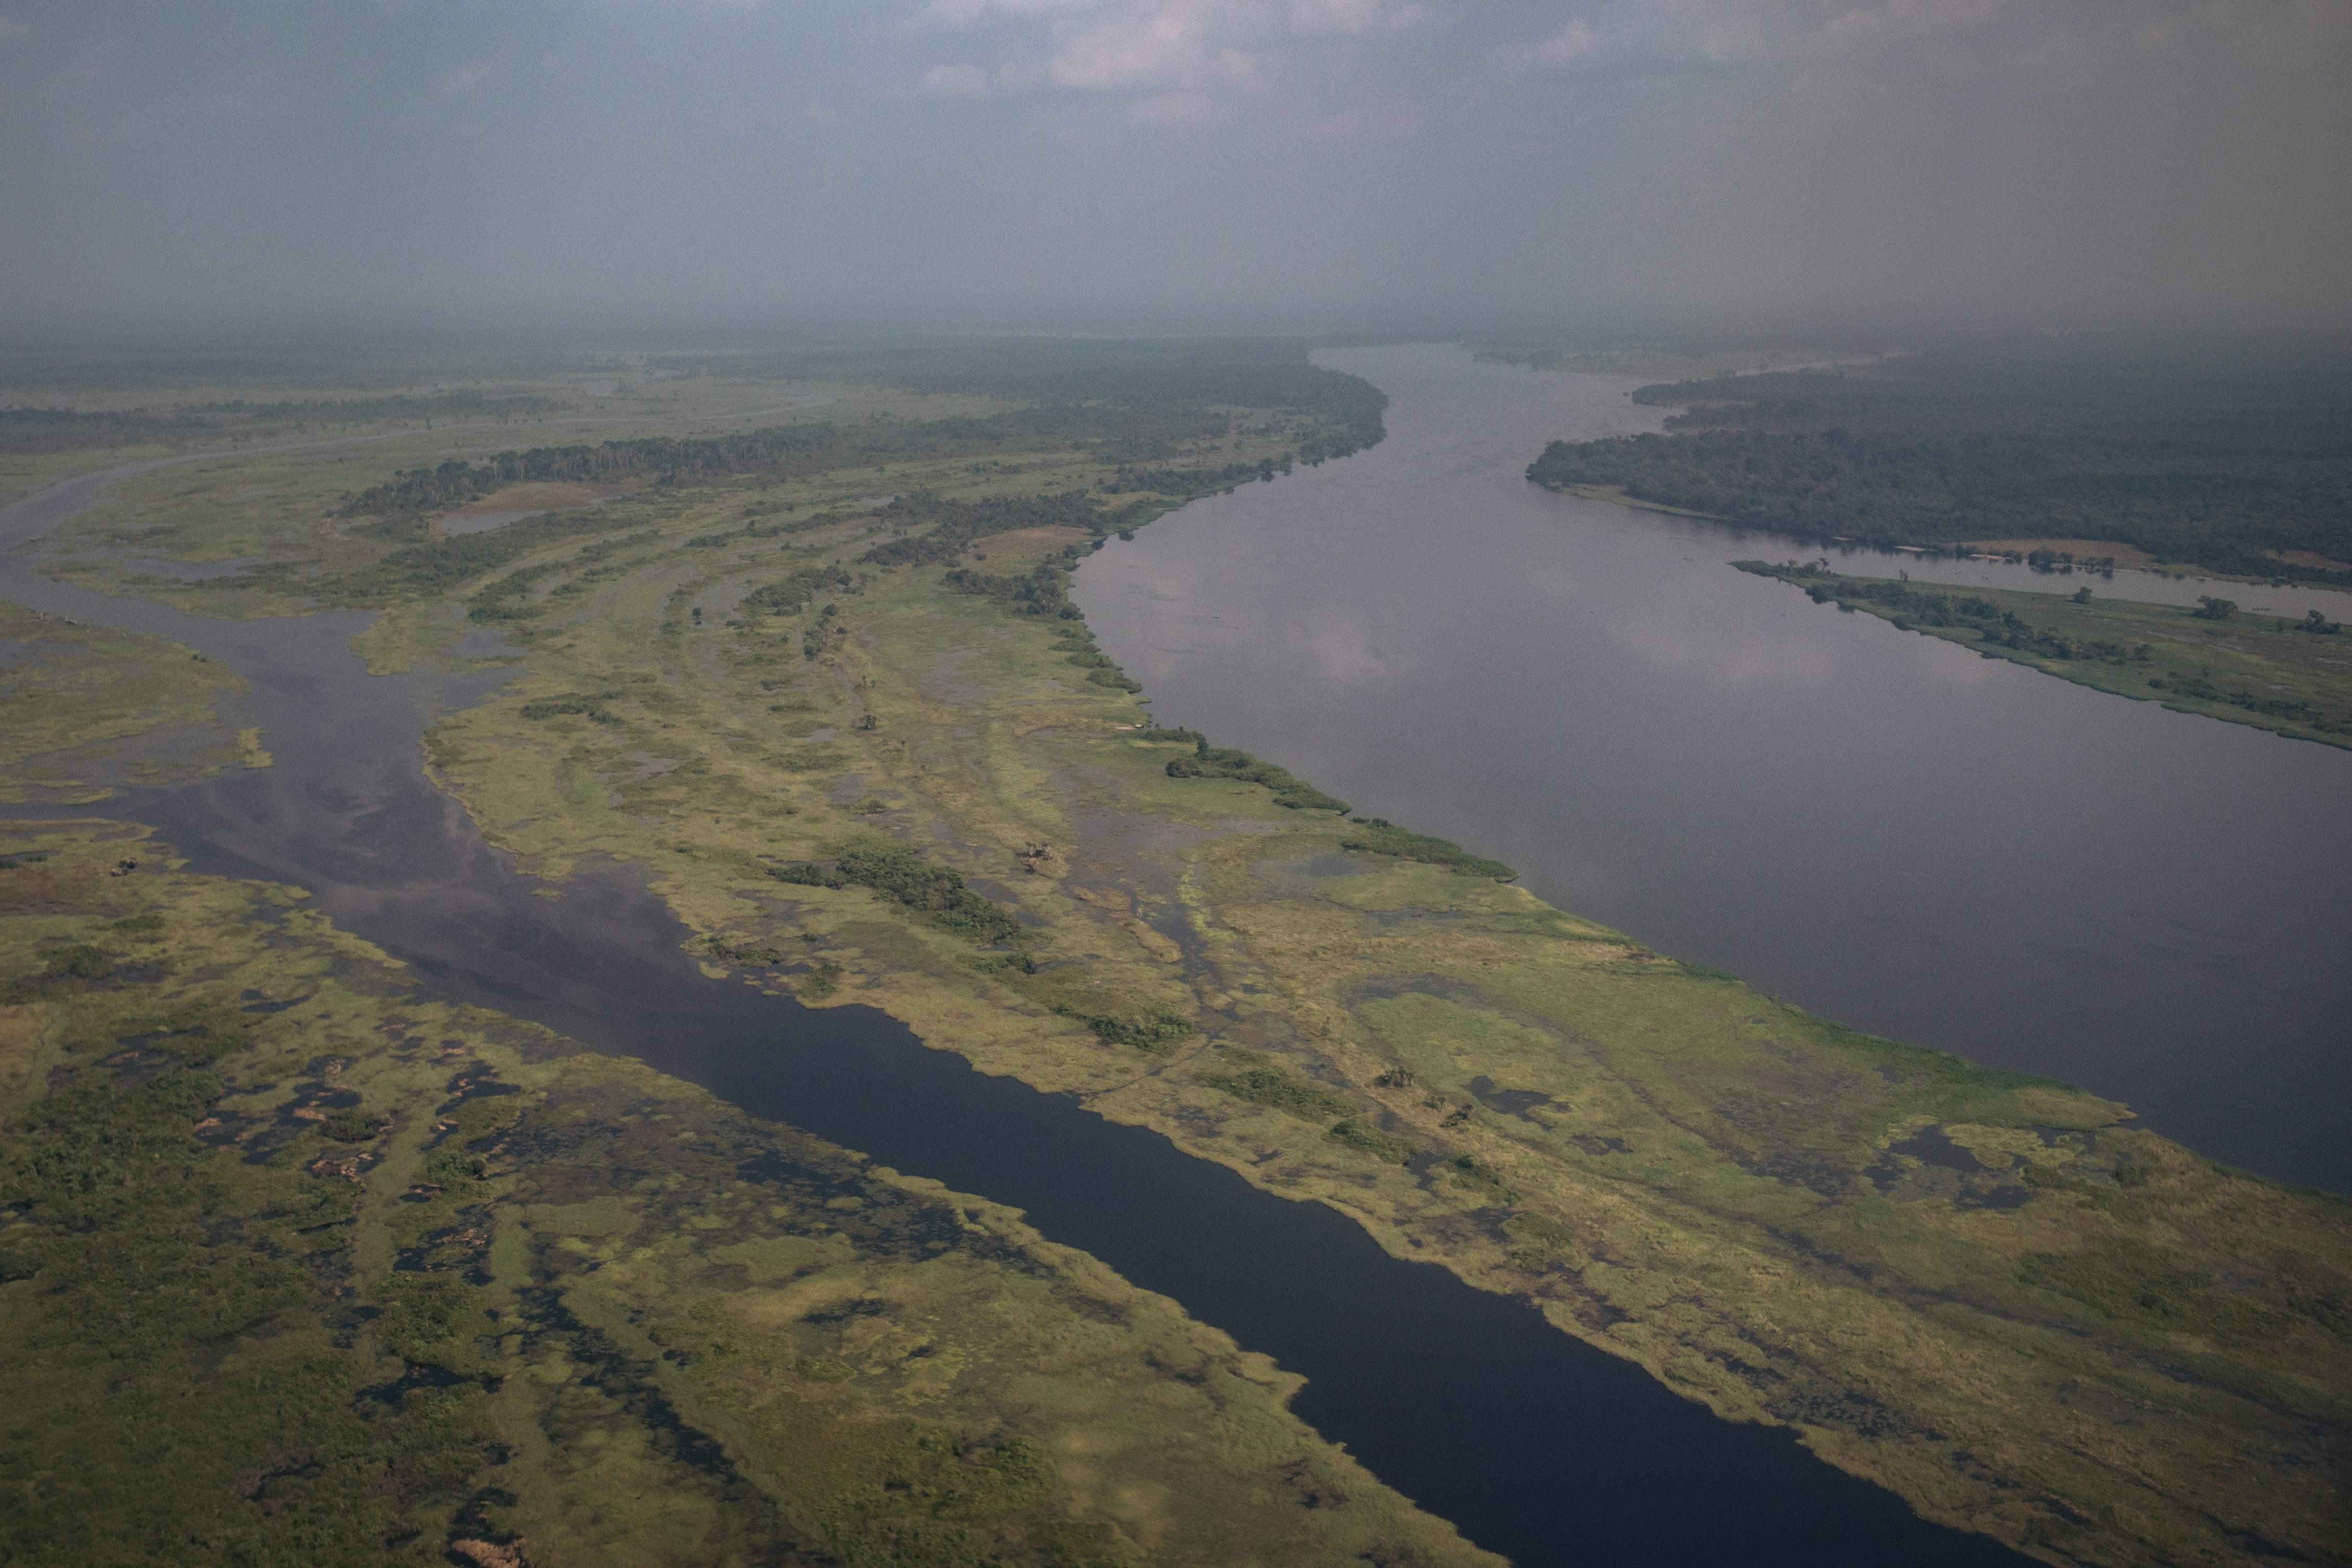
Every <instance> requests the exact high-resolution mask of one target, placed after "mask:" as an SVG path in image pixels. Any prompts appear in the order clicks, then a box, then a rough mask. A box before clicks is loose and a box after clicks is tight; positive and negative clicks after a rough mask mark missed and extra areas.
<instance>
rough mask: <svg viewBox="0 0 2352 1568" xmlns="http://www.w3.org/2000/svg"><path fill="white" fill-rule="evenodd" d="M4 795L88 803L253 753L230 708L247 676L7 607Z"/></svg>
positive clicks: (0, 688) (168, 649)
mask: <svg viewBox="0 0 2352 1568" xmlns="http://www.w3.org/2000/svg"><path fill="white" fill-rule="evenodd" d="M0 647H4V648H5V651H6V654H7V659H6V662H5V665H0V715H5V722H0V801H8V802H24V801H35V800H41V801H90V800H100V799H103V798H105V797H106V796H107V795H110V794H112V793H113V792H114V788H115V787H116V786H118V785H121V784H163V783H165V782H168V781H170V780H173V779H182V778H189V777H194V776H198V775H202V774H207V773H218V772H219V771H220V770H221V769H222V768H224V767H226V766H227V765H229V764H230V763H234V762H236V761H238V760H240V758H243V760H246V761H247V762H252V761H254V760H256V759H254V758H251V757H247V756H245V753H244V752H243V751H242V750H241V748H240V747H239V745H238V742H237V739H236V736H235V735H234V734H232V733H231V732H230V731H229V730H228V728H227V726H226V723H225V722H224V721H223V710H224V709H225V707H226V705H227V703H228V702H229V701H230V700H233V699H234V698H236V696H237V695H238V694H239V693H241V692H242V691H243V690H244V689H245V682H244V681H243V680H241V679H238V678H237V677H236V676H234V675H232V674H230V673H229V672H228V671H227V670H226V669H223V668H221V667H220V666H219V665H216V664H214V663H212V662H211V661H209V660H207V659H206V658H205V657H204V656H203V655H201V654H198V653H195V652H193V651H191V650H190V649H188V648H185V647H179V646H178V645H176V644H173V643H168V642H165V641H164V640H163V638H161V637H147V636H144V635H142V634H141V633H137V632H123V631H116V630H113V629H112V628H110V627H106V626H81V625H79V624H77V623H75V622H73V621H70V620H68V619H66V618H65V617H63V616H48V615H41V614H38V613H37V612H35V611H32V610H27V609H24V608H22V607H20V606H17V605H9V604H5V603H0Z"/></svg>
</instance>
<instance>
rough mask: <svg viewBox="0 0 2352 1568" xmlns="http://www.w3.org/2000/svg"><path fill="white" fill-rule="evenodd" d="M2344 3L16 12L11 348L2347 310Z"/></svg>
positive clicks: (78, 8) (1640, 2)
mask: <svg viewBox="0 0 2352 1568" xmlns="http://www.w3.org/2000/svg"><path fill="white" fill-rule="evenodd" d="M2347 80H2352V7H2347V6H2345V5H2341V4H2339V3H2336V0H2329V3H2327V4H2305V3H2302V0H2231V3H2229V4H2209V3H2206V0H2077V3H2074V4H2070V5H2047V4H2041V3H2038V0H1592V3H1590V4H1579V5H1557V4H1537V3H1534V0H1486V3H1484V4H1472V3H1470V0H1253V3H1244V0H902V3H898V4H883V3H858V0H800V3H797V4H786V3H784V0H770V3H768V4H764V5H761V4H729V3H723V0H509V3H505V4H499V5H489V4H487V3H472V4H467V3H458V4H441V3H436V4H428V3H425V0H374V3H371V4H364V5H337V6H319V5H305V4H295V3H293V0H244V3H241V4H238V5H230V6H215V7H198V6H188V5H177V4H169V3H165V0H150V3H140V0H124V3H121V4H117V5H108V6H103V7H90V6H86V5H67V4H46V5H26V4H18V5H5V4H0V137H5V145H6V147H7V148H8V149H9V156H8V157H7V158H6V159H5V160H0V199H5V203H6V210H7V211H8V212H9V214H10V216H11V221H10V223H9V224H8V225H7V226H6V227H5V231H0V328H5V330H6V331H9V332H11V333H12V335H16V336H20V337H21V336H26V335H37V334H48V333H58V332H65V331H79V330H87V329H88V328H89V327H91V326H93V325H100V326H114V327H119V328H121V329H122V330H126V331H131V330H145V329H149V328H152V327H156V326H160V325H171V324H182V325H187V326H191V327H195V326H202V325H205V324H208V323H212V324H220V325H233V324H252V323H256V322H268V321H281V322H286V323H289V324H293V323H309V322H318V321H341V320H349V321H384V322H394V321H412V320H415V321H421V320H443V321H452V322H463V321H516V322H522V323H530V324H535V323H538V322H541V321H576V320H597V319H601V320H610V321H615V322H616V323H635V322H660V321H669V322H676V323H695V322H708V323H714V324H715V323H721V322H734V323H740V324H745V325H766V326H792V325H801V324H809V323H813V322H816V321H827V320H839V319H854V320H861V321H893V322H906V323H910V324H922V325H941V326H962V325H975V326H989V325H996V326H1034V327H1070V328H1089V329H1116V328H1118V327H1121V326H1139V327H1146V328H1194V327H1253V328H1254V327H1266V326H1295V327H1298V328H1303V329H1311V330H1344V329H1351V328H1364V329H1369V330H1381V329H1397V328H1406V329H1428V330H1481V329H1486V328H1500V327H1505V326H1507V325H1510V324H1512V323H1515V322H1528V323H1549V322H1574V321H1604V320H1617V319H1630V318H1633V317H1636V316H1651V317H1673V318H1675V319H1686V320H1691V321H1701V322H1733V321H1753V322H1759V323H1761V322H1767V321H1773V320H1781V319H1788V318H1791V317H1803V318H1820V317H1825V316H1828V317H1847V318H1851V317H1867V318H1872V319H1875V320H1886V319H1890V318H1896V319H1913V318H1927V319H1933V320H1939V321H1947V320H1948V321H1960V320H1979V319H1990V320H2002V321H2056V322H2063V321H2135V320H2197V321H2208V320H2215V321H2277V322H2309V321H2330V322H2337V323H2340V322H2342V321H2344V320H2345V318H2346V316H2347V313H2352V312H2347V297H2346V294H2347V291H2346V290H2345V289H2344V287H2343V285H2342V283H2341V280H2340V274H2341V270H2342V266H2341V260H2340V258H2341V257H2342V255H2343V254H2344V252H2345V249H2346V247H2347V240H2352V194H2347V185H2352V183H2347V182H2346V181H2345V180H2344V179H2343V178H2342V175H2341V170H2342V168H2343V167H2344V164H2345V161H2346V157H2347V153H2352V133H2347V132H2352V113H2347V104H2352V95H2348V94H2347V93H2346V92H2345V90H2344V89H2343V86H2342V84H2343V83H2344V82H2345V81H2347Z"/></svg>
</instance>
